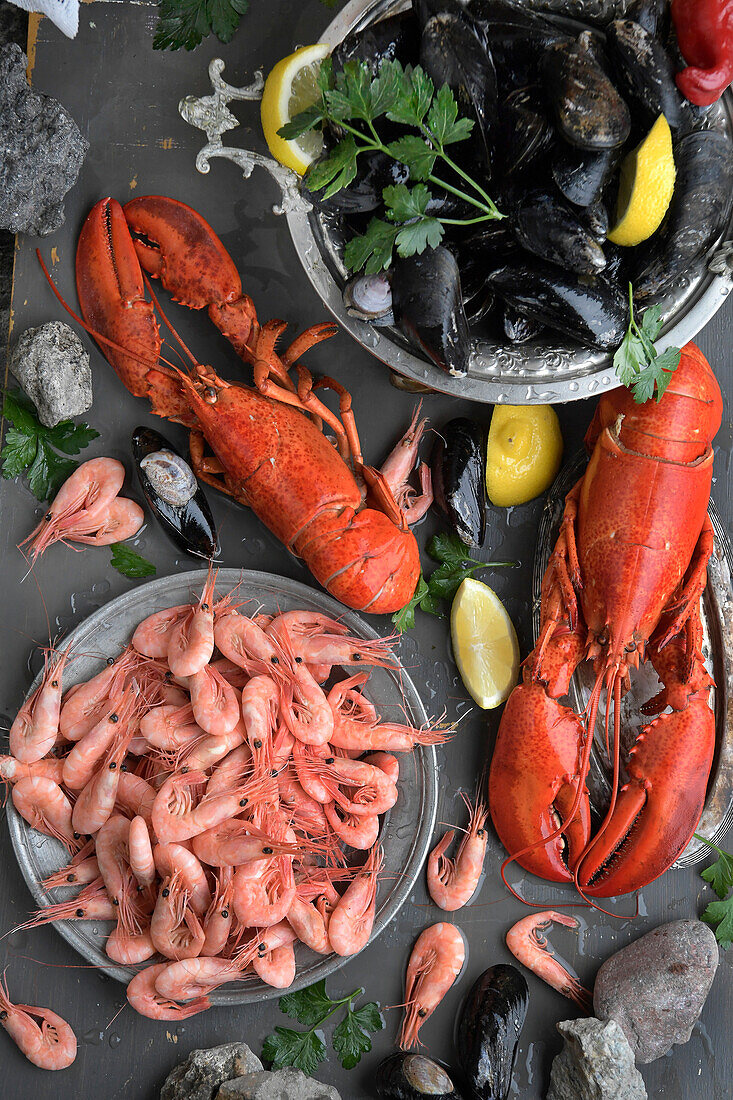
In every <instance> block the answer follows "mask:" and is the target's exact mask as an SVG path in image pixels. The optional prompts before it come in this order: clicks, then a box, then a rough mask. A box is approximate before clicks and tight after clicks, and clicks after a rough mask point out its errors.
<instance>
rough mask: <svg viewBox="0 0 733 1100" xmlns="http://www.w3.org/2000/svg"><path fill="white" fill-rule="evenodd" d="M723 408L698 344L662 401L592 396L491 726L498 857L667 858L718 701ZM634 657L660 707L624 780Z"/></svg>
mask: <svg viewBox="0 0 733 1100" xmlns="http://www.w3.org/2000/svg"><path fill="white" fill-rule="evenodd" d="M721 416H722V400H721V395H720V387H719V386H718V383H717V381H716V379H715V376H714V375H713V372H712V370H711V369H710V365H709V363H708V362H707V360H706V359H705V357H704V356H703V354H702V352H701V351H700V350H699V348H697V347H696V346H695V345H694V344H688V345H687V346H686V347H685V348H683V350H682V356H681V359H680V364H679V366H678V368H677V370H676V371H675V373H674V375H673V377H672V379H671V381H670V383H669V385H668V388H667V389H666V391H665V393H664V395H663V396H662V398H661V400H660V401H659V402H655V401H649V402H647V403H646V404H644V405H637V404H635V403H634V401H633V399H632V397H631V395H630V393H629V391H628V390H625V389H618V390H615V391H613V392H611V393H609V394H606V395H604V396H603V397H602V398H601V399H600V402H599V404H598V407H597V409H596V414H595V417H594V419H593V422H592V424H591V426H590V428H589V430H588V434H587V436H586V447H587V450H588V452H589V454H590V461H589V463H588V467H587V469H586V471H585V474H584V475H583V477H582V478H581V479H580V481H579V482H578V483H577V484H576V485H575V487H574V488H573V489H572V490H571V492H570V493H569V494H568V496H567V498H566V502H565V511H564V515H563V519H562V524H561V528H560V534H559V537H558V539H557V543H556V544H555V548H554V550H553V553H552V555H551V557H550V561H549V564H548V566H547V570H546V572H545V575H544V578H543V582H542V609H541V629H540V635H539V639H538V642H537V645H536V646H535V648H534V650H533V651H532V653H531V654H530V656H529V658H528V659H527V661H526V663H525V666H524V672H523V682H522V683H521V684H520V685H519V686H518V687H516V688H515V689H514V691H513V692H512V694H511V696H510V697H509V700H508V702H507V705H506V709H505V711H504V714H503V716H502V720H501V724H500V727H499V732H498V735H497V741H496V746H495V748H494V754H493V758H492V762H491V772H490V777H489V799H490V808H491V816H492V819H493V822H494V825H495V827H496V831H497V833H498V834H499V838H500V839H501V841H502V843H503V844H504V847H505V848H506V849H507V851H508V852H509V854H510V858H509V860H507V861H506V862H507V863H508V862H510V861H511V860H516V861H517V862H518V863H520V864H521V866H522V867H524V868H525V869H526V870H528V871H531V872H533V873H534V874H536V875H539V876H540V877H541V878H544V879H550V880H551V881H554V882H564V881H568V882H573V881H574V882H575V884H576V885H577V887H578V888H579V890H580V892H581V893H582V894H583V895H587V896H590V897H612V896H615V895H617V894H625V893H628V892H629V891H632V890H636V889H639V888H640V887H642V886H644V885H645V884H646V883H648V882H651V881H652V880H653V879H655V878H657V877H658V876H659V875H661V874H663V873H664V871H666V870H667V868H668V867H670V866H671V864H672V863H674V861H675V860H676V859H677V858H678V856H679V855H680V854H681V852H682V851H683V850H684V848H685V847H686V845H687V844H688V842H689V840H690V838H691V836H692V833H693V831H694V829H695V827H696V825H697V822H698V820H699V818H700V814H701V812H702V807H703V803H704V799H705V791H706V786H707V781H708V776H709V773H710V768H711V765H712V760H713V751H714V747H715V717H714V714H713V711H712V710H711V707H710V690H711V687H712V686H713V681H712V679H711V677H710V676H709V675H708V672H707V670H706V668H705V665H704V662H703V657H702V653H701V640H702V625H701V620H700V599H701V596H702V593H703V590H704V588H705V583H706V575H707V562H708V559H709V557H710V554H711V552H712V549H713V530H712V527H711V524H710V520H709V518H708V514H707V506H708V501H709V498H710V486H711V480H712V468H713V451H712V441H713V437H714V436H715V433H716V432H717V430H718V428H719V427H720V422H721ZM584 660H589V661H592V662H593V667H594V672H595V677H596V679H595V685H594V687H593V689H592V691H591V694H590V698H589V702H588V705H587V707H586V710H585V712H584V714H582V715H579V714H576V713H575V712H574V711H573V710H571V709H570V708H569V707H567V706H564V705H563V704H562V703H561V702H560V701H559V700H560V698H561V697H562V696H564V695H565V694H566V693H567V691H568V688H569V685H570V680H571V677H572V676H573V673H574V672H575V670H576V668H577V667H578V665H579V664H580V662H582V661H584ZM645 660H648V661H651V663H652V665H653V666H654V669H655V671H656V673H657V675H658V676H659V679H660V681H661V684H662V687H661V690H660V692H659V693H658V694H657V695H656V696H655V697H654V698H653V699H651V700H650V701H649V702H648V703H647V704H646V705H645V706H644V707H643V708H642V709H643V712H644V713H645V714H646V715H656V717H655V718H654V719H653V721H651V722H650V723H649V724H648V725H645V726H644V727H643V729H642V730H641V731H640V732H639V734H638V736H637V738H636V741H635V744H634V746H633V748H632V749H631V752H630V756H629V761H628V764H627V780H626V782H623V781H622V778H621V767H622V763H621V736H620V732H621V731H620V704H621V698H622V695H623V694H624V692H625V691H626V689H627V688H628V686H629V674H630V671H631V670H632V669H634V668H635V667H637V666H638V665H639V662H640V661H645ZM604 689H605V693H606V711H605V731H606V744H607V746H612V747H610V748H609V755H610V758H611V762H612V767H613V782H612V792H611V801H610V805H609V808H608V811H607V812H606V814H605V816H604V818H603V820H602V821H601V823H600V825H599V827H598V828H597V829H596V830H595V832H594V833H593V832H592V830H591V814H590V804H589V797H588V790H587V787H586V778H587V775H588V769H589V764H590V753H591V748H592V744H593V731H594V728H595V724H596V717H597V714H598V709H599V703H600V699H601V695H602V693H603V691H604ZM611 714H613V726H612V727H611ZM505 866H506V864H505Z"/></svg>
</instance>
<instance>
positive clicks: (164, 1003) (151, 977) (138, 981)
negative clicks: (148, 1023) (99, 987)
mask: <svg viewBox="0 0 733 1100" xmlns="http://www.w3.org/2000/svg"><path fill="white" fill-rule="evenodd" d="M167 966H168V963H154V964H153V965H152V966H146V967H145V969H144V970H141V971H139V973H137V974H136V975H135V976H134V978H132V979H131V980H130V982H129V983H128V985H127V1000H128V1003H129V1004H130V1005H131V1006H132V1007H133V1008H134V1009H135V1011H136V1012H138V1013H139V1014H140V1015H141V1016H147V1017H148V1019H150V1020H170V1021H176V1020H187V1019H188V1018H189V1017H190V1016H195V1015H196V1014H197V1013H199V1012H205V1011H206V1009H207V1008H211V1001H210V1000H209V998H208V997H197V998H196V999H195V1000H193V1001H189V1002H188V1004H186V1005H179V1004H176V1003H175V1001H171V1000H169V999H168V998H167V997H163V996H162V995H161V994H160V993H159V992H158V990H157V989H156V988H155V982H156V979H157V978H158V976H159V975H160V974H161V973H162V972H163V971H164V970H165V969H166V967H167Z"/></svg>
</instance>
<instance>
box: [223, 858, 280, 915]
mask: <svg viewBox="0 0 733 1100" xmlns="http://www.w3.org/2000/svg"><path fill="white" fill-rule="evenodd" d="M233 890H234V912H235V914H236V916H237V920H238V921H239V922H240V924H243V925H245V926H246V927H248V928H270V927H271V926H272V925H274V924H279V923H280V921H281V920H284V918H285V917H286V916H287V913H288V910H289V909H290V906H291V905H292V902H293V898H294V897H295V876H294V874H293V860H292V857H291V856H273V857H272V858H271V859H269V860H267V861H266V862H264V863H263V862H262V861H260V860H256V861H251V862H250V863H243V864H242V865H241V866H239V867H237V870H236V871H235V873H234V879H233Z"/></svg>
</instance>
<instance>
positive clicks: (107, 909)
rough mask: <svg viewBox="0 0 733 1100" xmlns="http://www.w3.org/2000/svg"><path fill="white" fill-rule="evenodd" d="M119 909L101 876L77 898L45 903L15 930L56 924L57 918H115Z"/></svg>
mask: <svg viewBox="0 0 733 1100" xmlns="http://www.w3.org/2000/svg"><path fill="white" fill-rule="evenodd" d="M116 916H117V909H116V908H115V906H114V905H113V904H112V902H111V901H110V900H109V897H108V895H107V890H106V889H105V885H104V882H103V881H102V879H101V877H100V878H96V879H94V881H93V882H90V883H89V884H88V885H87V886H85V887H84V888H83V890H81V891H80V892H79V893H78V894H77V895H76V897H75V898H67V900H66V901H55V902H53V903H52V904H51V905H44V906H43V908H42V909H37V910H36V911H35V913H32V914H31V916H30V917H29V918H28V920H27V921H23V923H22V924H19V925H18V927H17V928H15V929H14V931H15V932H20V931H21V930H25V929H28V928H40V927H41V925H44V924H55V923H56V921H57V920H115V918H116Z"/></svg>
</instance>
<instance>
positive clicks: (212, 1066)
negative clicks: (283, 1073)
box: [160, 1043, 262, 1100]
mask: <svg viewBox="0 0 733 1100" xmlns="http://www.w3.org/2000/svg"><path fill="white" fill-rule="evenodd" d="M261 1069H262V1062H261V1061H260V1060H259V1058H258V1057H257V1055H256V1054H253V1053H252V1051H251V1050H250V1049H249V1047H248V1046H247V1044H246V1043H225V1044H224V1046H220V1047H212V1048H211V1050H192V1051H191V1053H190V1054H189V1056H188V1058H187V1059H186V1061H185V1062H182V1063H181V1064H180V1065H178V1066H176V1067H175V1069H173V1070H171V1072H170V1073H169V1074H168V1076H167V1077H166V1079H165V1082H164V1084H163V1088H162V1089H161V1090H160V1100H213V1098H214V1095H215V1094H216V1090H217V1089H218V1088H219V1086H220V1085H221V1084H222V1082H223V1081H228V1080H229V1078H230V1077H237V1076H241V1074H242V1073H249V1074H251V1073H253V1072H255V1071H256V1070H261Z"/></svg>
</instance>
